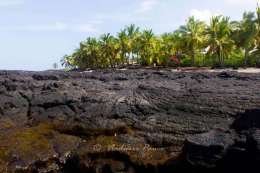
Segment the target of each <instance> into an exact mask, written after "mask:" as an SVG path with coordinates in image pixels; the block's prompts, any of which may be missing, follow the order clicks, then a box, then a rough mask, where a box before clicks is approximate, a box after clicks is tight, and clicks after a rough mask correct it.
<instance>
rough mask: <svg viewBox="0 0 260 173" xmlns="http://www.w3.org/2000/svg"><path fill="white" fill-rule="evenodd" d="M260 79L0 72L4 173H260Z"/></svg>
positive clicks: (158, 73)
mask: <svg viewBox="0 0 260 173" xmlns="http://www.w3.org/2000/svg"><path fill="white" fill-rule="evenodd" d="M259 88H260V74H239V73H235V72H222V73H199V72H187V73H185V72H171V71H170V70H167V69H164V70H151V69H138V70H136V69H135V70H124V71H123V70H115V71H110V70H107V71H93V72H82V73H80V72H59V71H47V72H22V71H0V172H19V173H27V172H28V173H35V172H36V173H37V172H39V173H45V172H46V173H85V172H94V173H107V172H109V173H110V172H113V173H116V172H128V173H135V172H137V173H139V172H149V173H150V172H163V173H167V172H183V171H191V170H192V172H230V171H237V172H243V171H245V170H247V171H248V170H250V169H251V170H252V171H251V172H254V171H253V170H255V169H259V168H260V164H259V163H260V159H259V158H260V157H259V155H260V129H259V128H260V122H259V117H260V111H259V110H260V90H259Z"/></svg>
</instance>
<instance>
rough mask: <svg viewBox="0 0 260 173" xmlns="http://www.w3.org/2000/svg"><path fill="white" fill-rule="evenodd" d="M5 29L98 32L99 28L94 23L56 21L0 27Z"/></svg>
mask: <svg viewBox="0 0 260 173" xmlns="http://www.w3.org/2000/svg"><path fill="white" fill-rule="evenodd" d="M0 28H1V30H4V31H29V32H46V31H52V32H53V31H54V32H62V31H66V32H87V33H97V32H98V31H99V30H98V28H97V26H96V25H94V24H93V23H86V24H67V23H62V22H56V23H53V24H30V25H22V26H4V27H0Z"/></svg>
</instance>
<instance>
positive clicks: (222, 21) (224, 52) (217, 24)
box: [207, 16, 234, 66]
mask: <svg viewBox="0 0 260 173" xmlns="http://www.w3.org/2000/svg"><path fill="white" fill-rule="evenodd" d="M231 31H232V27H231V24H230V22H229V18H228V17H224V16H213V17H212V18H211V21H210V26H209V27H208V29H207V37H208V43H207V44H208V48H207V52H208V54H210V55H211V56H216V57H217V58H218V65H220V66H223V65H224V60H225V58H227V57H228V55H229V54H230V52H231V51H232V49H233V48H234V41H233V40H232V39H231Z"/></svg>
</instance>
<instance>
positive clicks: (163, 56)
mask: <svg viewBox="0 0 260 173" xmlns="http://www.w3.org/2000/svg"><path fill="white" fill-rule="evenodd" d="M175 41H176V40H175V37H174V34H173V33H165V34H163V35H161V37H160V42H159V43H161V46H160V54H159V56H160V63H161V64H162V65H164V66H166V65H168V64H169V60H170V57H171V56H172V55H174V54H175V51H176V49H175Z"/></svg>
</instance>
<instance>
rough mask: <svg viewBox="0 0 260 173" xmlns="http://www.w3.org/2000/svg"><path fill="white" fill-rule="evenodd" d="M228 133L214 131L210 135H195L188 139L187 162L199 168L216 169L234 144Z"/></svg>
mask: <svg viewBox="0 0 260 173" xmlns="http://www.w3.org/2000/svg"><path fill="white" fill-rule="evenodd" d="M232 138H233V137H232V135H231V134H230V133H228V132H224V131H222V130H213V131H210V132H208V133H203V134H199V135H193V136H190V137H188V138H187V141H186V150H187V151H186V152H187V155H186V157H187V160H188V162H189V163H191V164H192V165H194V166H198V167H206V168H211V167H216V166H217V163H218V162H219V161H221V160H223V158H224V157H225V154H226V153H227V150H228V148H229V147H230V146H232V145H233V144H234V139H232Z"/></svg>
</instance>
